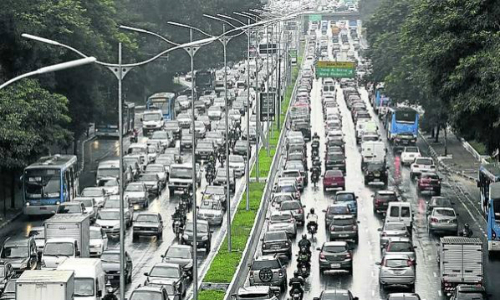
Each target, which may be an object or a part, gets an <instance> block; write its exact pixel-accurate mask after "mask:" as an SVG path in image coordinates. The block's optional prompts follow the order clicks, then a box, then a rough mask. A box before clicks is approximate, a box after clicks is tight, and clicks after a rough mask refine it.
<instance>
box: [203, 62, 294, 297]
mask: <svg viewBox="0 0 500 300" xmlns="http://www.w3.org/2000/svg"><path fill="white" fill-rule="evenodd" d="M301 61H302V57H301V56H299V58H298V64H297V66H295V67H293V69H292V82H293V83H295V81H296V79H297V76H298V66H299V65H300V62H301ZM293 88H294V87H293V85H290V86H288V87H287V89H286V91H285V97H284V101H283V103H282V113H281V116H282V117H281V118H280V120H281V128H283V124H284V120H285V116H286V113H287V110H288V106H289V105H290V98H291V97H292V92H293ZM279 136H280V132H279V131H277V130H275V131H274V132H273V134H272V135H271V136H270V140H269V145H270V155H269V156H268V155H267V150H266V149H265V148H262V149H261V150H260V151H259V157H258V160H259V167H260V168H259V169H260V170H259V173H260V174H259V175H260V177H265V178H267V176H268V175H269V171H270V169H271V164H272V160H273V157H274V154H275V153H276V147H277V145H278V141H279ZM251 177H255V167H254V168H253V170H252V173H251ZM264 188H265V183H263V182H251V183H250V186H249V191H250V194H249V201H250V210H248V211H247V210H246V200H245V199H246V192H245V193H244V194H243V196H242V198H241V199H242V200H241V201H240V204H239V205H238V209H237V211H236V215H235V216H234V219H233V222H232V224H231V231H232V232H231V237H232V252H228V251H227V236H226V238H224V242H223V243H222V245H221V248H220V250H219V252H218V253H217V255H216V256H215V258H214V260H213V261H212V264H211V265H210V269H209V270H208V272H207V274H206V275H205V278H204V280H203V281H204V282H211V283H230V282H231V281H232V279H233V276H234V273H235V272H236V269H237V268H238V265H239V263H240V261H241V256H242V255H243V251H244V250H245V247H246V244H247V241H248V238H249V236H250V232H251V231H252V228H253V226H254V223H255V217H256V215H257V211H258V209H259V207H260V202H261V200H262V195H263V193H264ZM224 296H225V293H224V292H223V291H214V290H203V291H200V292H199V299H200V300H223V299H224Z"/></svg>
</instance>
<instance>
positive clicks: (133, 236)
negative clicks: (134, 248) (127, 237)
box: [132, 233, 139, 241]
mask: <svg viewBox="0 0 500 300" xmlns="http://www.w3.org/2000/svg"><path fill="white" fill-rule="evenodd" d="M138 238H139V235H138V234H135V233H134V234H132V241H137V239H138Z"/></svg>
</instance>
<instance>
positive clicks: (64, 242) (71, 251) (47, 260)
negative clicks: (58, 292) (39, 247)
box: [42, 238, 80, 270]
mask: <svg viewBox="0 0 500 300" xmlns="http://www.w3.org/2000/svg"><path fill="white" fill-rule="evenodd" d="M79 256H80V250H79V249H78V241H77V240H76V239H74V238H52V239H48V240H46V241H45V246H44V248H43V252H42V270H55V269H56V268H57V267H58V266H59V265H61V264H62V263H63V262H64V261H65V260H67V259H69V258H75V257H79Z"/></svg>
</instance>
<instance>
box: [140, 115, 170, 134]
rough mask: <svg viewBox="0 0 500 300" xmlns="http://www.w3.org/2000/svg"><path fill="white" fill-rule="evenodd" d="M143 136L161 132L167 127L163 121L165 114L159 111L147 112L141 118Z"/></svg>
mask: <svg viewBox="0 0 500 300" xmlns="http://www.w3.org/2000/svg"><path fill="white" fill-rule="evenodd" d="M141 122H142V134H144V136H148V135H149V134H151V133H152V132H153V131H156V130H160V129H162V128H163V126H164V125H165V120H163V113H162V111H161V110H159V109H154V110H146V111H144V113H143V114H142V117H141Z"/></svg>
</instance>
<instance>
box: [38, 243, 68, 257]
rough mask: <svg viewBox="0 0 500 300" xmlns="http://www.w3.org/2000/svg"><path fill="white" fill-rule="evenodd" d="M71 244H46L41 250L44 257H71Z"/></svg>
mask: <svg viewBox="0 0 500 300" xmlns="http://www.w3.org/2000/svg"><path fill="white" fill-rule="evenodd" d="M73 246H74V245H73V243H70V242H60V243H53V242H51V243H46V244H45V247H44V248H43V255H44V256H72V255H73V254H74V248H73Z"/></svg>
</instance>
